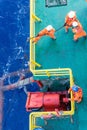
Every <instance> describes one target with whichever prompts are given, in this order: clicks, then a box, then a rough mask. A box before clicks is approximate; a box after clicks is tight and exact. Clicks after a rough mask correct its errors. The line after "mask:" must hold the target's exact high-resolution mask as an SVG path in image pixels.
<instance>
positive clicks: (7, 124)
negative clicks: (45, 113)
mask: <svg viewBox="0 0 87 130" xmlns="http://www.w3.org/2000/svg"><path fill="white" fill-rule="evenodd" d="M28 36H29V0H0V77H2V76H3V75H5V74H8V73H10V72H14V71H17V70H20V69H23V68H28V62H27V59H29V56H28V53H29V44H28V43H26V39H27V37H28ZM25 53H26V55H27V59H26V58H25V57H24V55H25ZM25 102H26V94H25V93H24V91H23V90H22V89H20V90H18V89H17V90H11V91H8V92H4V106H3V130H28V129H29V128H28V127H29V121H28V120H29V113H27V112H26V110H25Z"/></svg>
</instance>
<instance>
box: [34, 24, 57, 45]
mask: <svg viewBox="0 0 87 130" xmlns="http://www.w3.org/2000/svg"><path fill="white" fill-rule="evenodd" d="M54 33H55V29H54V28H53V27H52V25H48V26H47V27H46V28H45V29H43V30H42V31H40V32H39V34H38V35H37V36H36V37H35V38H33V43H36V42H38V41H39V40H40V38H41V37H42V36H45V35H46V36H49V37H51V38H52V39H56V37H55V36H54Z"/></svg>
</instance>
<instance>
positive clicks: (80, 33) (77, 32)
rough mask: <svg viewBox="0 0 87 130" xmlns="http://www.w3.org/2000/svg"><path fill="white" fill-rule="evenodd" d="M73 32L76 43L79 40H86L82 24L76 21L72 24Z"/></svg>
mask: <svg viewBox="0 0 87 130" xmlns="http://www.w3.org/2000/svg"><path fill="white" fill-rule="evenodd" d="M72 31H73V33H74V41H77V40H78V39H79V38H81V37H84V38H86V35H87V34H86V32H85V31H84V30H83V28H82V25H81V24H80V22H76V21H74V22H73V23H72Z"/></svg>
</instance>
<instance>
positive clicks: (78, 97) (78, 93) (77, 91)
mask: <svg viewBox="0 0 87 130" xmlns="http://www.w3.org/2000/svg"><path fill="white" fill-rule="evenodd" d="M71 91H72V94H73V98H72V99H71V100H72V101H76V102H77V103H79V102H81V101H82V89H81V88H80V87H79V86H77V85H74V86H73V87H70V88H69V90H68V93H70V92H71Z"/></svg>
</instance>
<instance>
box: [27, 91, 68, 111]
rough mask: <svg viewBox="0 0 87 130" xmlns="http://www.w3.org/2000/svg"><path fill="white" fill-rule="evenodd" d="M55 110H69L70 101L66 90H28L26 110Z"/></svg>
mask: <svg viewBox="0 0 87 130" xmlns="http://www.w3.org/2000/svg"><path fill="white" fill-rule="evenodd" d="M35 109H37V110H39V109H42V110H43V111H55V109H58V110H64V111H67V110H70V101H69V100H68V98H67V91H63V92H46V93H43V92H28V97H27V101H26V110H27V111H31V110H35Z"/></svg>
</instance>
